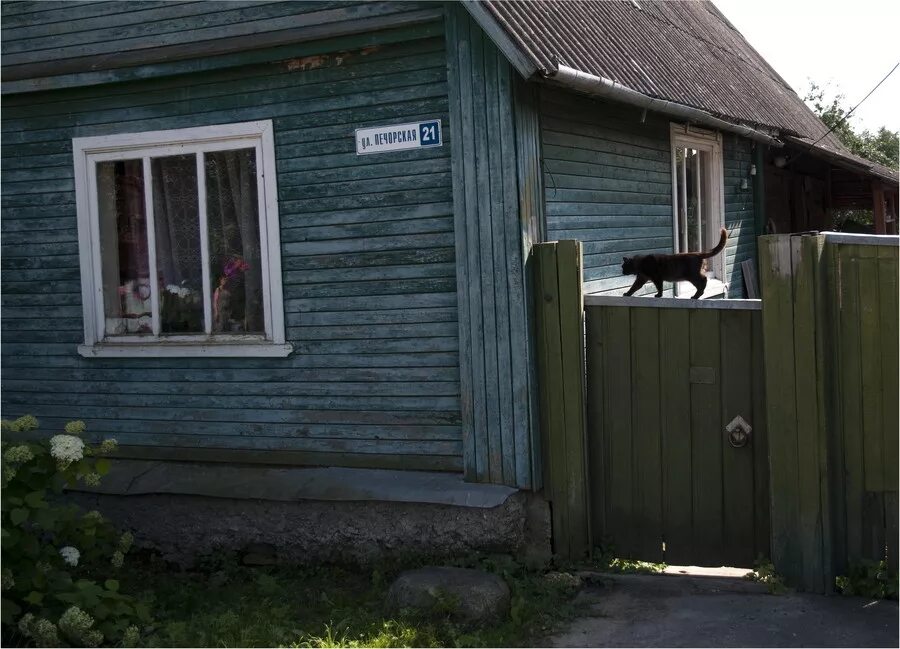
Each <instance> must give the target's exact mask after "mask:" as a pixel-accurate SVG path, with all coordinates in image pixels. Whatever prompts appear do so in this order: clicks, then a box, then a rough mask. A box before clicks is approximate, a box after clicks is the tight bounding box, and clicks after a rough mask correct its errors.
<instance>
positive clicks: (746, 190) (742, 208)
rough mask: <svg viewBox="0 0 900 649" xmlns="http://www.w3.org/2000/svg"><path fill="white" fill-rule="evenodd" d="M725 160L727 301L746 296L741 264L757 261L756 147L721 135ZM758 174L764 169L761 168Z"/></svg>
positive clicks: (746, 140) (740, 138)
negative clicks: (755, 210) (754, 167)
mask: <svg viewBox="0 0 900 649" xmlns="http://www.w3.org/2000/svg"><path fill="white" fill-rule="evenodd" d="M722 139H723V142H722V158H723V162H724V166H725V170H724V171H725V173H724V179H725V227H726V228H728V243H727V244H725V278H726V279H725V283H726V284H728V297H730V298H742V297H744V296H746V295H747V290H746V287H745V286H744V275H743V272H742V271H741V262H744V261H746V260H748V259H753V260H755V259H756V221H755V212H754V193H753V182H754V178H753V176H751V175H750V168H751V166H752V165H753V164H754V151H753V147H754V146H761V145H759V144H754V143H753V142H751V141H750V140H748V139H746V138H742V137H740V136H739V135H734V134H732V133H723V134H722ZM758 173H762V169H759V168H758Z"/></svg>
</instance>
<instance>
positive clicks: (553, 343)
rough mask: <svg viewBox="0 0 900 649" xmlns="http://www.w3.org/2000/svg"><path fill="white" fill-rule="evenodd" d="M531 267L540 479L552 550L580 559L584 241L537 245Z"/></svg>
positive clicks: (585, 540) (584, 461) (584, 526)
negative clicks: (546, 504) (535, 337)
mask: <svg viewBox="0 0 900 649" xmlns="http://www.w3.org/2000/svg"><path fill="white" fill-rule="evenodd" d="M534 268H535V312H536V321H537V322H536V324H537V327H536V331H537V365H538V375H539V382H540V421H541V449H542V464H543V473H544V477H543V481H544V494H545V496H546V498H547V500H549V501H550V512H551V519H552V528H553V552H554V553H555V554H558V555H560V556H562V557H565V558H567V559H580V558H583V557H584V556H585V555H586V554H588V553H590V550H591V527H590V511H591V509H590V506H591V505H590V498H589V485H590V482H589V476H588V449H587V439H586V434H585V409H584V408H585V403H584V399H585V394H584V393H585V384H584V377H585V373H584V337H583V336H584V334H583V332H584V301H583V289H582V282H581V243H580V242H578V241H551V242H547V243H541V244H538V245H536V246H535V267H534Z"/></svg>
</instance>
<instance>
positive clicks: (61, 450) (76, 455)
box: [50, 435, 84, 469]
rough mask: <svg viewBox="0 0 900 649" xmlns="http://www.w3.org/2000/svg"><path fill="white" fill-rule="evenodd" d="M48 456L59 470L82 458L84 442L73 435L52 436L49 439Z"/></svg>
mask: <svg viewBox="0 0 900 649" xmlns="http://www.w3.org/2000/svg"><path fill="white" fill-rule="evenodd" d="M50 455H51V456H52V457H53V459H55V460H56V461H57V463H58V465H59V467H60V469H65V468H66V467H67V466H69V465H70V464H71V463H72V462H77V461H78V460H80V459H81V458H83V457H84V442H82V441H81V439H80V438H78V437H75V436H74V435H54V436H53V437H51V438H50Z"/></svg>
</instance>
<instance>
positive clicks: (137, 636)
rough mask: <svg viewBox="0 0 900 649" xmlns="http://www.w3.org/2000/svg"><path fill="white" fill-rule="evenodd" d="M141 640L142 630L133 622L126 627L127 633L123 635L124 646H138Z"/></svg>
mask: <svg viewBox="0 0 900 649" xmlns="http://www.w3.org/2000/svg"><path fill="white" fill-rule="evenodd" d="M140 640H141V632H140V630H139V629H138V628H137V627H136V626H134V625H133V624H132V625H131V626H130V627H128V628H127V629H125V635H123V636H122V646H123V647H136V646H138V642H140Z"/></svg>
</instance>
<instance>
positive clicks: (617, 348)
mask: <svg viewBox="0 0 900 649" xmlns="http://www.w3.org/2000/svg"><path fill="white" fill-rule="evenodd" d="M604 312H605V315H606V320H605V322H604V330H605V331H606V337H607V340H610V341H613V340H614V341H616V344H614V345H607V346H606V348H605V354H604V355H605V358H606V371H605V373H604V379H605V381H606V385H607V386H608V387H607V389H606V398H607V402H606V406H607V407H606V408H605V411H606V415H605V417H604V418H603V425H604V430H605V431H607V433H606V434H607V435H608V439H609V458H608V461H607V463H606V467H607V472H608V474H609V491H608V492H607V493H606V494H604V498H606V499H607V503H608V504H607V507H608V509H607V521H609V526H608V531H609V530H612V533H613V543H614V546H615V551H616V553H617V554H619V556H622V557H634V556H636V552H637V548H636V542H635V541H636V535H635V534H634V530H633V528H632V526H631V520H632V516H633V495H632V484H633V481H632V464H631V461H632V460H631V458H632V453H631V448H632V438H631V435H632V426H631V412H632V411H631V345H632V342H631V317H630V315H631V314H630V309H628V308H625V307H608V308H605V309H604Z"/></svg>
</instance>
